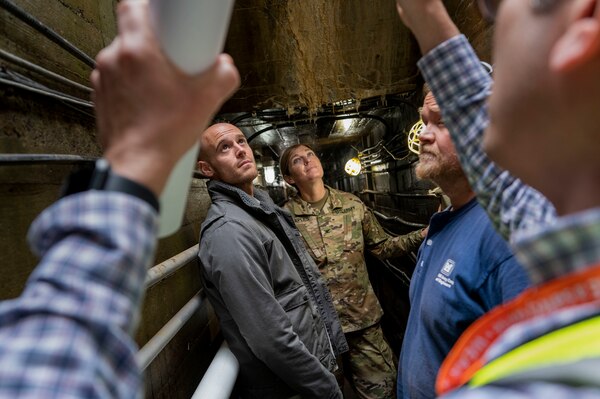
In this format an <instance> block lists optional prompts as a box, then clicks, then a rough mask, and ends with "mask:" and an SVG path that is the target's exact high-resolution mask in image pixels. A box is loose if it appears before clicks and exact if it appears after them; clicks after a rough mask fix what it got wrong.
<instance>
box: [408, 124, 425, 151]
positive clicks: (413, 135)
mask: <svg viewBox="0 0 600 399" xmlns="http://www.w3.org/2000/svg"><path fill="white" fill-rule="evenodd" d="M423 129H425V124H424V123H423V121H422V120H419V121H418V122H417V123H415V124H414V125H413V126H412V127H411V128H410V131H409V132H408V149H409V150H411V151H412V152H414V153H415V154H417V155H419V153H420V152H421V142H420V141H419V134H421V132H422V131H423Z"/></svg>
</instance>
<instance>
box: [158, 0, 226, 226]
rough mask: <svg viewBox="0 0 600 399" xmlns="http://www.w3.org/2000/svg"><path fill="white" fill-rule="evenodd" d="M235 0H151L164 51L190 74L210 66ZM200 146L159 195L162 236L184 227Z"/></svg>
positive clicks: (183, 160)
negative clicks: (183, 220) (184, 213)
mask: <svg viewBox="0 0 600 399" xmlns="http://www.w3.org/2000/svg"><path fill="white" fill-rule="evenodd" d="M233 3H234V0H150V13H151V18H152V23H153V25H154V30H155V32H156V35H157V38H158V40H159V42H160V44H161V47H162V49H163V51H164V52H165V53H166V54H167V55H168V56H169V58H170V59H171V60H172V61H173V62H174V63H175V64H176V65H177V66H178V67H179V68H181V69H182V70H183V71H185V72H187V73H199V72H202V71H203V70H205V69H206V68H208V67H209V66H210V65H212V63H213V62H214V61H215V60H216V58H217V56H218V55H219V53H220V52H221V51H222V50H223V46H224V45H225V38H226V36H227V30H228V28H229V20H230V18H231V12H232V10H233ZM203 128H204V126H199V127H198V129H203ZM198 149H199V145H198V144H196V145H195V146H194V147H193V148H191V149H190V150H189V151H188V152H187V153H186V154H185V155H184V156H183V157H182V158H181V159H180V160H179V162H178V163H177V165H176V166H175V168H174V169H173V171H172V172H171V175H170V176H169V180H168V181H167V184H166V186H165V189H164V191H163V194H162V196H161V197H160V227H159V236H160V237H165V236H167V235H170V234H172V233H174V232H176V231H177V230H178V229H179V227H180V226H181V221H182V219H183V212H184V211H185V205H186V202H187V194H188V191H189V186H190V180H191V178H192V171H193V169H194V164H195V163H196V158H197V156H198Z"/></svg>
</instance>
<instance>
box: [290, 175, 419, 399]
mask: <svg viewBox="0 0 600 399" xmlns="http://www.w3.org/2000/svg"><path fill="white" fill-rule="evenodd" d="M327 189H328V190H329V199H328V200H327V201H326V202H325V205H324V206H323V208H322V209H321V211H318V210H316V209H314V208H313V207H312V206H311V205H310V204H309V203H308V202H306V201H304V200H302V199H301V198H300V196H298V195H296V196H295V197H293V198H292V199H290V200H289V201H288V202H287V203H286V205H285V206H286V208H287V209H288V210H290V212H291V213H292V215H294V221H295V222H296V225H297V227H298V230H300V232H301V233H302V236H303V237H304V241H305V242H306V245H307V247H308V250H309V252H310V253H311V255H312V257H313V258H314V259H315V262H316V263H317V265H318V266H319V270H320V271H321V273H322V275H323V277H324V278H325V281H326V282H327V286H328V287H329V290H330V291H331V296H332V297H333V303H334V305H335V308H336V310H337V312H338V315H339V318H340V322H341V323H342V328H343V330H344V333H346V338H347V340H348V343H349V345H350V352H349V353H348V354H347V355H345V356H346V357H349V359H344V365H345V368H346V370H345V372H346V373H348V372H349V373H350V374H351V375H352V377H351V379H352V382H353V383H354V385H355V387H356V390H357V391H358V392H359V394H360V395H361V397H364V398H393V397H395V388H394V384H395V382H396V369H395V366H394V359H393V354H392V351H391V349H390V348H389V346H388V344H387V343H386V342H385V340H384V339H383V333H382V332H381V327H380V325H379V324H378V323H379V320H380V319H381V316H382V315H383V310H382V309H381V305H380V304H379V301H378V300H377V297H376V296H375V293H374V292H373V287H372V286H371V283H370V281H369V276H368V274H367V267H366V264H365V257H364V250H365V249H367V250H369V251H370V252H371V253H372V254H373V255H375V256H377V257H378V258H380V259H386V258H390V257H394V256H400V255H405V254H406V253H408V252H409V251H416V250H417V249H418V248H419V245H420V243H421V241H422V240H423V239H422V237H421V234H420V232H418V231H417V232H413V233H410V234H407V235H405V236H399V237H393V238H392V237H390V236H389V235H387V234H386V233H385V232H384V230H383V228H382V227H381V225H380V224H379V222H377V220H376V219H375V216H374V215H373V214H372V213H371V212H370V211H368V210H367V208H366V206H365V204H364V203H363V202H362V201H361V200H360V199H359V198H358V197H356V196H354V195H352V194H349V193H346V192H343V191H338V190H335V189H333V188H330V187H327ZM369 327H371V328H369ZM373 351H375V352H376V356H373ZM348 368H349V369H350V370H348Z"/></svg>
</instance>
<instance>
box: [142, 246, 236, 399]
mask: <svg viewBox="0 0 600 399" xmlns="http://www.w3.org/2000/svg"><path fill="white" fill-rule="evenodd" d="M198 249H199V244H196V245H194V246H193V247H191V248H188V249H186V250H185V251H183V252H181V253H179V254H177V255H175V256H173V257H172V258H169V259H167V260H166V261H164V262H162V263H159V264H158V265H156V266H154V267H152V268H151V269H150V270H148V274H147V275H146V289H148V288H150V287H151V286H153V285H154V284H156V283H158V282H159V281H161V280H163V279H165V278H167V277H169V276H170V275H172V274H173V273H175V272H176V271H177V270H179V269H180V268H182V267H183V266H185V265H186V264H188V263H189V262H190V261H192V260H193V259H194V258H195V257H196V256H197V254H198ZM201 295H202V290H200V291H199V292H198V293H197V294H196V295H194V297H193V298H192V299H191V300H190V301H189V302H188V303H187V304H185V305H184V306H183V308H181V310H180V311H179V312H177V314H175V316H173V317H172V318H171V320H169V321H168V322H167V323H166V324H165V325H164V326H163V327H162V328H161V329H160V330H159V331H158V332H157V333H156V334H155V335H154V336H153V337H152V338H151V339H150V340H149V341H148V342H147V343H146V345H144V346H143V347H142V348H141V349H140V350H139V351H138V353H137V354H136V362H137V364H138V367H140V369H141V370H145V369H146V368H147V367H148V366H149V365H150V364H151V363H152V361H153V360H154V359H155V358H156V357H157V356H158V355H159V353H160V352H161V351H162V350H163V349H164V348H165V347H166V346H167V345H168V344H169V342H171V340H172V339H173V338H174V337H175V335H177V333H178V332H179V331H180V330H181V328H182V327H183V326H184V325H185V324H186V323H187V322H188V321H189V320H190V319H191V318H192V316H193V315H194V314H195V313H196V311H198V309H199V308H200V306H201V305H202V298H201ZM238 373H239V362H238V360H237V359H236V358H235V356H234V355H233V353H232V352H231V351H230V350H229V347H228V346H227V343H226V342H225V341H223V343H222V344H221V347H220V348H219V350H218V351H217V353H216V354H215V356H214V358H213V360H212V362H211V363H210V366H209V367H208V369H207V370H206V372H205V373H204V376H203V377H202V380H201V381H200V383H199V384H198V387H197V388H196V390H195V392H194V394H193V396H192V399H200V398H211V399H228V398H229V397H230V395H231V392H232V391H233V387H234V385H235V382H236V380H237V376H238Z"/></svg>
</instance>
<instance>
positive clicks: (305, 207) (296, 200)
mask: <svg viewBox="0 0 600 399" xmlns="http://www.w3.org/2000/svg"><path fill="white" fill-rule="evenodd" d="M325 188H326V189H327V190H329V198H328V199H327V200H328V201H329V203H330V205H331V208H332V209H336V208H341V207H342V198H341V197H340V195H339V193H338V192H337V190H334V189H333V188H331V187H329V186H328V185H325ZM291 205H292V213H293V214H294V215H296V216H306V215H316V214H317V213H316V211H315V209H314V208H313V207H311V206H310V204H309V203H308V202H306V201H304V200H303V199H302V197H300V194H299V193H296V195H294V197H292V202H291ZM325 206H327V205H325Z"/></svg>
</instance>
